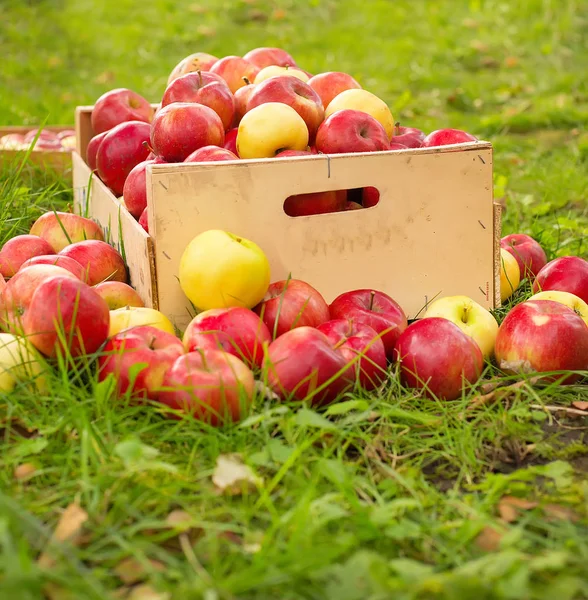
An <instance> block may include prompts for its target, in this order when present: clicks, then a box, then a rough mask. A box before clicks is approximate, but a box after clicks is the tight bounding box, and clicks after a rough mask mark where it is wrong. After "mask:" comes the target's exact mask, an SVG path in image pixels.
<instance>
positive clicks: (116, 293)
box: [61, 256, 145, 310]
mask: <svg viewBox="0 0 588 600" xmlns="http://www.w3.org/2000/svg"><path fill="white" fill-rule="evenodd" d="M61 258H66V257H65V256H62V257H61ZM94 290H95V291H96V293H97V294H98V295H99V296H101V297H102V298H104V300H106V304H108V308H109V310H116V309H117V308H126V307H127V306H145V304H144V302H143V300H141V296H139V294H138V293H137V291H136V290H135V289H133V288H132V287H131V286H130V285H128V284H127V283H123V282H122V281H103V282H102V283H98V284H96V285H95V286H94Z"/></svg>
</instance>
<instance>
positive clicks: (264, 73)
mask: <svg viewBox="0 0 588 600" xmlns="http://www.w3.org/2000/svg"><path fill="white" fill-rule="evenodd" d="M279 76H286V77H295V78H296V79H300V81H304V82H305V83H306V82H307V81H308V80H309V79H310V77H309V76H308V73H306V72H305V71H303V70H302V69H298V68H297V67H280V66H279V65H270V66H269V67H264V68H263V69H261V70H260V71H259V72H258V73H257V75H256V76H255V78H253V79H252V78H251V77H250V78H249V79H250V81H253V83H255V84H256V85H257V84H258V83H262V82H264V81H267V80H268V79H270V78H271V77H279Z"/></svg>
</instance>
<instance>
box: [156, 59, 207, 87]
mask: <svg viewBox="0 0 588 600" xmlns="http://www.w3.org/2000/svg"><path fill="white" fill-rule="evenodd" d="M217 60H218V58H217V57H216V56H213V55H212V54H207V53H206V52H195V53H194V54H190V55H189V56H186V58H183V59H182V60H181V61H180V62H179V63H178V64H177V65H176V66H175V67H174V68H173V69H172V72H171V73H170V74H169V77H168V80H167V85H169V84H170V83H171V82H172V81H173V80H174V79H176V78H177V77H181V76H182V75H185V74H186V73H193V72H194V71H208V70H209V69H210V67H212V65H214V63H215V62H216V61H217Z"/></svg>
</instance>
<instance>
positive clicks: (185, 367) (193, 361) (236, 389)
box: [157, 349, 255, 427]
mask: <svg viewBox="0 0 588 600" xmlns="http://www.w3.org/2000/svg"><path fill="white" fill-rule="evenodd" d="M254 391H255V380H254V378H253V373H252V371H251V369H249V367H248V366H247V365H246V364H245V363H244V362H243V361H242V360H240V359H239V358H237V357H236V356H234V355H232V354H229V353H228V352H221V351H220V350H210V349H203V350H201V351H196V352H189V353H188V354H184V355H183V356H180V357H179V358H178V359H177V360H176V361H175V362H174V364H173V365H172V367H171V369H169V370H168V371H167V373H166V375H165V377H164V381H163V385H162V389H161V391H160V392H159V394H158V397H157V400H158V402H161V403H162V404H165V405H166V406H168V407H169V408H171V409H173V410H175V411H181V412H184V413H187V414H191V415H192V416H193V417H194V418H195V419H197V420H199V421H203V422H205V423H207V424H209V425H211V426H213V427H218V426H221V425H226V424H228V423H230V422H237V421H239V420H241V419H242V418H243V416H245V414H246V413H247V412H248V411H249V408H250V406H251V403H252V399H253V395H254ZM168 416H170V417H172V418H178V417H177V416H176V415H174V414H173V413H170V414H169V415H168Z"/></svg>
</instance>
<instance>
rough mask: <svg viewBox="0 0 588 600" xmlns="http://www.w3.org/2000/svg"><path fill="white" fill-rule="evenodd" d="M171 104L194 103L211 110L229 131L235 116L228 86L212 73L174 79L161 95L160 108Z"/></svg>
mask: <svg viewBox="0 0 588 600" xmlns="http://www.w3.org/2000/svg"><path fill="white" fill-rule="evenodd" d="M173 102H182V103H187V102H196V103H198V104H202V105H203V106H208V107H209V108H212V110H214V112H215V113H216V114H217V115H218V116H219V117H220V119H221V121H222V123H223V126H224V128H225V129H229V127H230V126H231V124H232V122H233V117H234V115H235V99H234V97H233V94H232V93H231V90H229V87H228V85H227V84H226V82H225V81H224V79H222V78H221V77H220V76H219V75H215V74H214V73H207V72H204V73H202V72H201V71H198V72H197V73H187V74H186V75H182V76H180V77H178V78H176V79H174V80H173V81H172V82H171V83H170V84H169V85H168V87H167V89H166V90H165V92H164V94H163V99H162V101H161V106H162V107H164V106H167V105H168V104H172V103H173Z"/></svg>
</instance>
